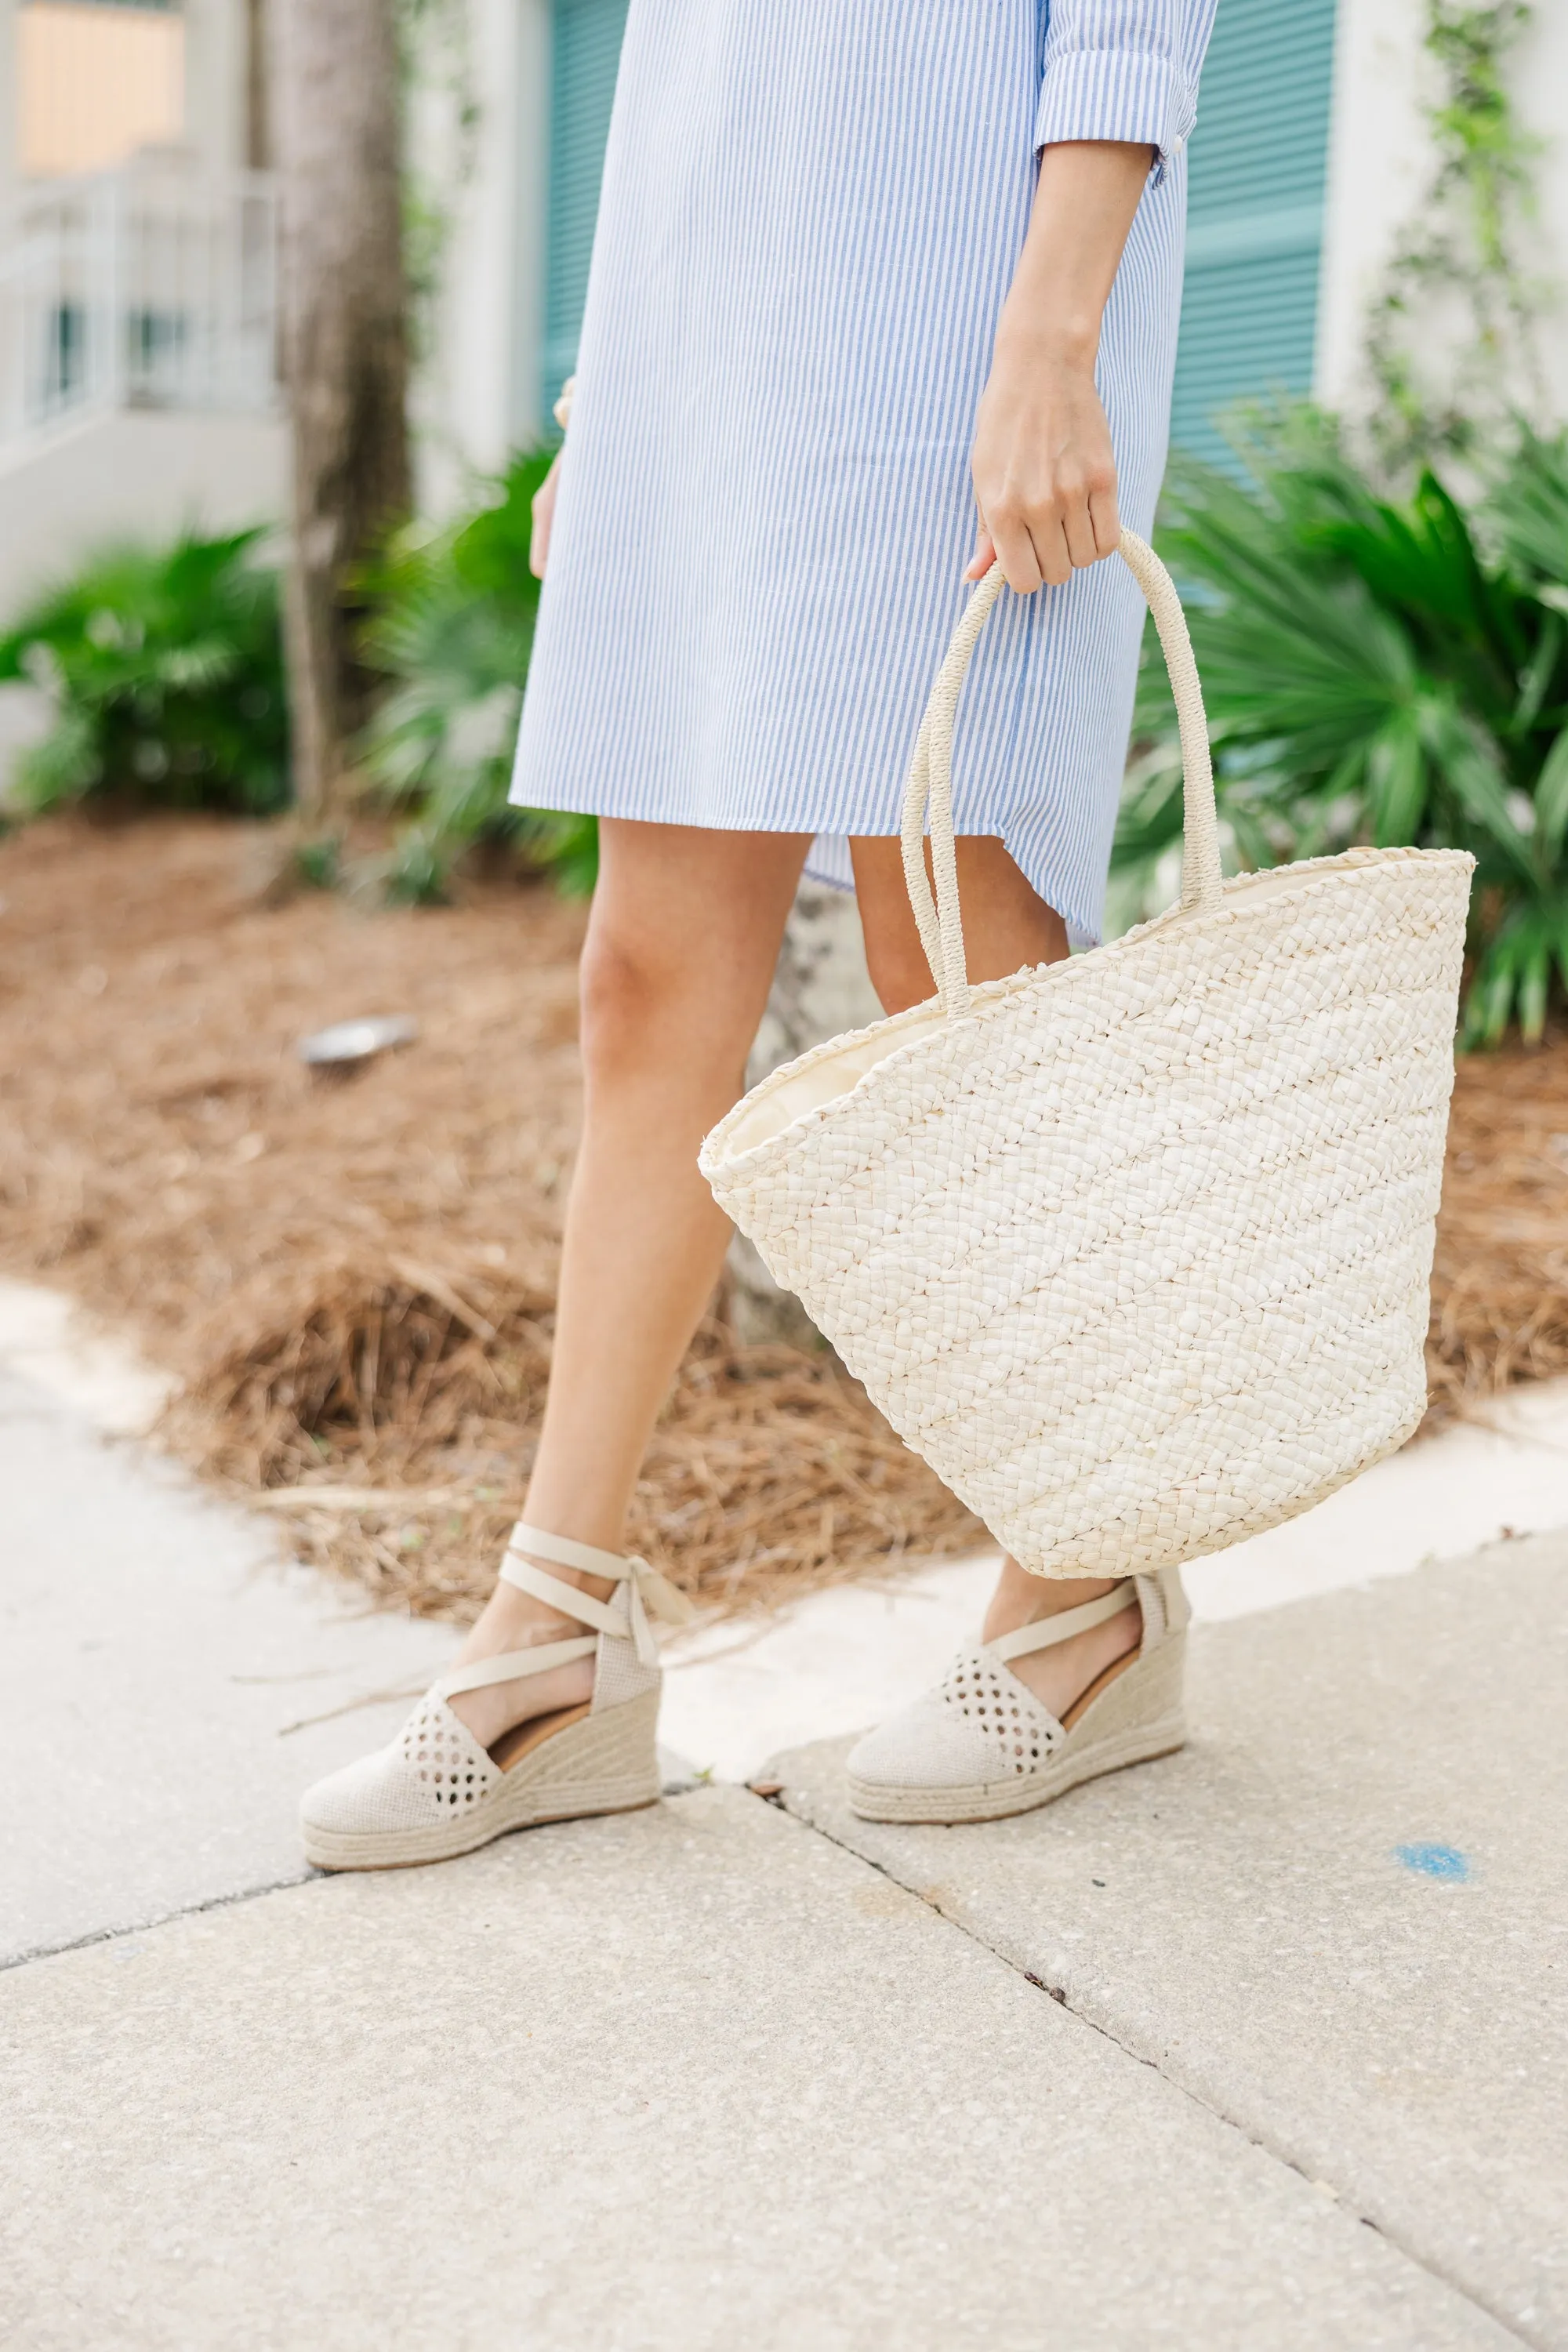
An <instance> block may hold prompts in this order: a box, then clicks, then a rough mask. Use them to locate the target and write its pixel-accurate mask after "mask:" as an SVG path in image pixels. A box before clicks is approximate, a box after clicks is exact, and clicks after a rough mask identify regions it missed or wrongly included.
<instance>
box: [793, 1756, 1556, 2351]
mask: <svg viewBox="0 0 1568 2352" xmlns="http://www.w3.org/2000/svg"><path fill="white" fill-rule="evenodd" d="M764 1787H765V1788H766V1789H767V1790H768V1793H766V1794H761V1793H759V1792H758V1791H757V1790H748V1791H747V1793H748V1794H749V1795H752V1796H756V1797H757V1801H758V1802H759V1803H761V1804H765V1805H769V1806H771V1807H772V1808H773V1810H774V1811H777V1812H785V1813H788V1815H789V1819H790V1820H791V1821H793V1822H795V1823H796V1825H797V1826H798V1827H799V1828H801V1829H803V1830H806V1831H809V1832H811V1833H812V1834H813V1835H814V1836H816V1837H819V1838H822V1839H823V1840H824V1841H825V1842H826V1843H827V1844H828V1845H833V1846H837V1848H838V1850H839V1852H840V1853H848V1854H853V1855H854V1857H855V1859H856V1861H857V1862H860V1863H864V1864H866V1866H867V1868H868V1869H869V1870H874V1871H875V1872H876V1873H877V1874H878V1876H879V1877H880V1878H885V1879H886V1880H887V1881H888V1883H889V1885H892V1886H898V1887H901V1888H902V1890H903V1892H904V1893H905V1894H906V1895H914V1896H915V1897H916V1899H917V1901H919V1902H921V1903H923V1904H924V1905H925V1906H926V1908H927V1909H928V1910H929V1911H933V1912H934V1913H935V1914H936V1916H937V1917H938V1918H939V1919H942V1920H945V1921H946V1923H947V1925H948V1926H949V1927H956V1928H957V1930H958V1932H959V1934H960V1935H961V1936H967V1937H968V1938H969V1940H970V1942H971V1943H973V1944H978V1945H979V1946H980V1948H981V1949H982V1950H983V1951H987V1952H989V1953H991V1955H992V1956H993V1958H995V1959H998V1960H1000V1961H1001V1962H1002V1963H1003V1965H1004V1966H1005V1967H1006V1968H1009V1969H1012V1970H1013V1972H1014V1974H1015V1975H1016V1976H1020V1977H1022V1978H1023V1979H1024V1981H1025V1983H1026V1984H1028V1985H1032V1986H1034V1988H1035V1989H1036V1990H1037V1991H1038V1992H1043V1993H1044V1994H1045V1996H1046V1998H1047V2000H1051V2001H1055V2002H1056V2003H1057V2005H1058V2008H1061V2009H1065V2010H1066V2011H1067V2012H1068V2016H1069V2017H1072V2018H1075V2019H1076V2020H1077V2021H1078V2022H1079V2025H1083V2026H1087V2027H1088V2029H1089V2032H1091V2033H1098V2034H1099V2035H1100V2039H1101V2040H1102V2041H1104V2042H1110V2045H1111V2047H1112V2049H1114V2050H1118V2051H1120V2052H1121V2054H1122V2056H1123V2057H1124V2058H1131V2060H1132V2062H1133V2063H1134V2064H1135V2065H1139V2066H1146V2067H1148V2069H1149V2071H1150V2072H1151V2074H1158V2075H1159V2077H1160V2079H1161V2081H1162V2082H1164V2083H1168V2084H1170V2086H1171V2088H1172V2089H1173V2091H1176V2092H1178V2093H1179V2094H1180V2095H1181V2096H1182V2097H1183V2098H1184V2099H1188V2100H1190V2101H1191V2103H1192V2105H1194V2107H1197V2108H1198V2109H1199V2110H1200V2111H1201V2112H1202V2113H1203V2114H1204V2115H1206V2116H1213V2117H1214V2119H1215V2122H1216V2123H1219V2124H1223V2125H1224V2126H1225V2127H1226V2130H1227V2131H1234V2132H1236V2133H1237V2134H1238V2136H1239V2137H1241V2138H1243V2139H1245V2140H1247V2142H1248V2144H1249V2145H1250V2146H1251V2147H1256V2148H1257V2149H1258V2151H1259V2153H1260V2154H1262V2155H1264V2156H1266V2157H1268V2158H1269V2160H1270V2161H1271V2162H1272V2163H1275V2164H1279V2165H1283V2166H1284V2167H1285V2168H1286V2170H1287V2171H1289V2172H1293V2173H1295V2174H1296V2176H1297V2178H1298V2179H1301V2180H1304V2181H1305V2182H1306V2183H1307V2185H1308V2187H1309V2188H1310V2189H1316V2190H1317V2191H1318V2192H1319V2193H1320V2194H1326V2195H1328V2196H1330V2197H1331V2198H1332V2199H1333V2200H1334V2202H1335V2203H1336V2204H1337V2205H1338V2206H1339V2208H1340V2210H1341V2211H1342V2213H1344V2214H1345V2216H1346V2217H1347V2219H1349V2220H1351V2221H1359V2222H1360V2223H1361V2225H1362V2227H1363V2229H1367V2230H1372V2231H1375V2232H1376V2234H1377V2235H1378V2236H1379V2237H1380V2238H1383V2239H1384V2240H1385V2241H1386V2242H1387V2243H1388V2244H1389V2245H1390V2246H1391V2247H1392V2248H1393V2249H1394V2252H1395V2253H1397V2254H1398V2255H1399V2256H1400V2257H1401V2259H1402V2260H1404V2261H1405V2262H1407V2263H1410V2264H1411V2266H1412V2268H1413V2269H1415V2270H1418V2271H1423V2272H1425V2273H1426V2276H1427V2277H1428V2278H1431V2279H1436V2281H1437V2282H1438V2284H1440V2285H1442V2286H1445V2287H1447V2289H1448V2291H1449V2293H1450V2294H1456V2295H1458V2297H1459V2298H1460V2299H1461V2301H1463V2302H1465V2303H1468V2305H1470V2307H1471V2309H1472V2310H1475V2311H1479V2312H1481V2313H1483V2314H1484V2315H1485V2316H1486V2317H1487V2318H1488V2319H1489V2320H1491V2321H1492V2322H1493V2324H1494V2325H1495V2326H1498V2327H1500V2328H1501V2329H1502V2330H1503V2331H1504V2333H1505V2334H1506V2335H1508V2336H1510V2337H1511V2338H1512V2339H1513V2341H1514V2342H1515V2343H1516V2344H1521V2345H1526V2346H1528V2347H1530V2352H1561V2347H1560V2346H1557V2345H1554V2344H1553V2343H1552V2341H1551V2340H1550V2339H1549V2338H1548V2337H1546V2336H1539V2335H1536V2334H1535V2333H1534V2332H1533V2331H1526V2330H1525V2329H1523V2328H1521V2326H1520V2323H1519V2321H1518V2319H1517V2318H1516V2317H1514V2316H1513V2315H1511V2314H1510V2313H1509V2312H1506V2311H1502V2310H1500V2309H1499V2308H1498V2306H1497V2305H1495V2304H1493V2303H1491V2302H1489V2300H1488V2299H1487V2297H1486V2296H1485V2295H1484V2294H1479V2293H1478V2291H1477V2290H1476V2288H1475V2286H1474V2285H1473V2284H1470V2283H1469V2282H1468V2280H1466V2279H1464V2278H1462V2277H1459V2276H1457V2275H1456V2274H1455V2273H1454V2272H1452V2271H1450V2270H1447V2269H1445V2268H1444V2267H1443V2265H1442V2264H1441V2263H1435V2262H1433V2261H1432V2260H1431V2259H1430V2258H1429V2257H1428V2256H1427V2255H1426V2254H1424V2253H1422V2252H1419V2251H1418V2250H1417V2249H1416V2248H1415V2247H1414V2246H1412V2245H1410V2244H1408V2243H1407V2242H1406V2241H1405V2238H1404V2237H1403V2236H1402V2235H1401V2233H1400V2231H1399V2227H1398V2224H1397V2223H1396V2222H1394V2221H1390V2220H1388V2219H1386V2218H1381V2219H1380V2218H1379V2217H1378V2216H1377V2215H1376V2214H1374V2213H1367V2212H1363V2211H1362V2210H1361V2209H1360V2206H1359V2205H1358V2204H1353V2203H1352V2202H1350V2201H1349V2200H1348V2199H1347V2198H1346V2196H1345V2194H1344V2192H1343V2191H1342V2189H1339V2188H1338V2187H1337V2186H1336V2184H1335V2183H1334V2182H1333V2181H1331V2180H1324V2179H1320V2178H1318V2177H1317V2176H1316V2175H1314V2174H1312V2173H1310V2172H1309V2171H1308V2170H1307V2168H1306V2167H1305V2165H1303V2164H1300V2163H1299V2162H1298V2161H1297V2159H1296V2158H1294V2157H1293V2156H1291V2155H1290V2154H1289V2151H1288V2150H1287V2149H1285V2148H1283V2147H1278V2146H1276V2144H1275V2143H1274V2142H1273V2141H1272V2140H1270V2139H1268V2138H1267V2137H1265V2136H1264V2135H1263V2134H1262V2133H1261V2132H1259V2131H1258V2130H1257V2129H1256V2128H1255V2127H1254V2126H1252V2125H1251V2124H1249V2123H1247V2122H1246V2121H1244V2119H1243V2118H1242V2117H1241V2116H1237V2115H1232V2114H1230V2113H1228V2112H1227V2110H1226V2108H1224V2107H1220V2106H1215V2105H1212V2104H1211V2102H1210V2101H1209V2100H1208V2099H1206V2098H1205V2096H1204V2094H1203V2093H1202V2091H1201V2090H1199V2089H1197V2088H1196V2087H1195V2086H1194V2084H1191V2083H1187V2082H1184V2081H1183V2080H1182V2078H1181V2077H1180V2076H1179V2075H1177V2074H1171V2073H1170V2072H1169V2071H1168V2070H1167V2068H1166V2067H1164V2066H1163V2065H1162V2063H1160V2060H1159V2059H1158V2058H1157V2057H1151V2056H1150V2055H1149V2053H1147V2052H1146V2051H1143V2050H1139V2049H1137V2048H1135V2047H1134V2046H1133V2044H1132V2043H1131V2042H1124V2041H1123V2040H1122V2039H1121V2035H1120V2034H1118V2033H1116V2032H1113V2031H1112V2030H1111V2028H1110V2026H1109V2025H1106V2024H1104V2023H1103V2022H1102V2021H1100V2019H1098V2018H1095V2017H1091V2016H1089V2014H1088V2013H1087V2011H1084V2010H1081V2009H1079V2008H1077V2007H1076V2006H1075V2005H1074V2003H1073V2002H1072V2000H1070V1999H1069V1998H1068V1993H1067V1991H1066V1989H1065V1988H1064V1987H1063V1986H1061V1985H1051V1984H1047V1983H1046V1982H1045V1980H1044V1979H1043V1978H1041V1977H1038V1976H1037V1975H1036V1974H1035V1972H1034V1970H1033V1969H1026V1968H1023V1967H1021V1966H1020V1964H1019V1963H1018V1961H1017V1960H1016V1958H1014V1957H1013V1955H1012V1953H1010V1952H1008V1951H1006V1950H1005V1948H1003V1947H1002V1946H1001V1945H1000V1944H995V1943H993V1942H992V1941H991V1939H990V1937H987V1936H984V1935H982V1934H980V1933H979V1932H978V1930H977V1929H976V1928H974V1927H972V1926H971V1925H970V1923H969V1922H968V1921H967V1920H966V1919H962V1918H959V1917H958V1916H956V1915H955V1914H954V1913H952V1911H949V1910H947V1909H945V1908H944V1907H943V1906H942V1904H941V1903H940V1902H936V1901H933V1899H932V1897H931V1894H930V1893H929V1892H928V1890H927V1889H926V1888H924V1887H922V1886H917V1885H913V1884H912V1883H911V1882H910V1880H909V1879H907V1878H900V1876H899V1874H898V1873H897V1872H896V1871H895V1870H893V1869H890V1868H889V1865H888V1864H886V1863H882V1862H877V1861H875V1860H873V1858H872V1857H871V1856H870V1855H869V1854H866V1853H861V1852H860V1850H859V1848H858V1846H853V1845H850V1844H849V1843H848V1842H847V1840H846V1839H844V1838H841V1837H836V1836H835V1835H834V1832H832V1830H830V1829H828V1828H826V1827H825V1826H824V1824H823V1823H822V1822H816V1821H810V1820H807V1819H806V1817H805V1815H804V1814H802V1813H796V1812H792V1811H790V1809H789V1807H788V1805H787V1804H786V1802H785V1801H784V1795H783V1792H782V1789H781V1791H780V1793H779V1794H777V1795H775V1794H773V1784H771V1783H766V1784H764Z"/></svg>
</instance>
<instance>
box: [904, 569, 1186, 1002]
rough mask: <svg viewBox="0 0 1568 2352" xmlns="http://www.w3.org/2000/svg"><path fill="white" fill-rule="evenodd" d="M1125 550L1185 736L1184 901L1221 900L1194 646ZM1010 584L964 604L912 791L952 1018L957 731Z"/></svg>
mask: <svg viewBox="0 0 1568 2352" xmlns="http://www.w3.org/2000/svg"><path fill="white" fill-rule="evenodd" d="M1121 557H1122V560H1123V561H1124V562H1125V563H1126V565H1127V568H1128V570H1129V571H1130V572H1131V574H1132V577H1133V578H1134V580H1136V581H1137V583H1138V585H1139V587H1140V588H1142V591H1143V593H1144V596H1145V597H1146V598H1147V600H1148V604H1149V610H1150V611H1151V612H1152V614H1153V615H1154V626H1155V628H1156V630H1157V631H1158V632H1159V637H1160V646H1161V649H1162V651H1163V654H1164V656H1165V667H1166V668H1167V669H1168V670H1169V671H1170V673H1171V691H1172V693H1173V695H1174V697H1175V700H1176V722H1177V725H1178V727H1179V729H1180V730H1181V739H1182V780H1183V823H1184V843H1183V849H1182V905H1183V907H1184V908H1209V907H1216V906H1217V905H1218V904H1219V879H1220V877H1219V822H1218V819H1217V817H1216V815H1215V802H1214V767H1213V763H1212V762H1211V761H1210V759H1209V733H1208V723H1207V721H1206V720H1205V717H1204V698H1203V689H1202V688H1201V687H1200V686H1199V684H1198V666H1197V663H1196V662H1195V661H1194V658H1193V641H1192V639H1191V637H1190V636H1189V635H1187V623H1186V616H1185V614H1184V613H1183V611H1182V600H1181V598H1180V597H1179V596H1178V595H1177V593H1176V589H1175V583H1174V582H1173V580H1172V578H1171V575H1170V573H1169V572H1167V571H1166V569H1165V567H1164V565H1163V563H1162V562H1161V561H1160V559H1159V557H1158V556H1157V555H1156V554H1155V552H1154V551H1153V549H1152V547H1151V546H1150V545H1149V544H1148V541H1146V540H1142V539H1140V538H1139V537H1138V536H1137V534H1136V532H1134V531H1131V530H1123V531H1122V534H1121ZM1002 588H1003V579H1002V567H1001V565H1000V564H999V563H994V564H993V565H992V567H991V569H990V571H989V572H987V573H986V575H985V577H984V580H983V581H982V582H981V583H980V585H979V586H978V587H977V588H976V590H975V592H974V593H973V596H972V597H971V598H970V600H969V602H968V604H966V605H965V607H964V611H963V619H962V620H961V621H960V622H959V625H958V626H957V628H956V629H955V630H954V631H953V633H952V644H951V645H950V646H948V649H947V655H946V658H945V659H944V660H943V662H942V667H941V669H940V670H939V671H938V672H937V678H936V684H935V685H934V686H933V687H932V688H931V699H930V700H929V702H928V703H927V704H926V708H925V717H924V718H923V719H921V731H920V735H919V738H918V739H917V740H916V743H915V756H914V758H913V760H912V761H910V775H909V782H908V783H907V784H906V786H905V787H904V825H903V847H904V880H905V881H906V883H907V884H908V886H909V893H910V906H911V907H912V908H914V910H915V920H916V922H917V923H918V924H919V925H920V930H921V945H922V946H923V947H924V949H925V951H926V961H927V962H928V963H929V964H930V966H931V978H932V979H933V980H934V981H935V982H936V986H937V994H938V995H939V996H940V997H941V999H942V1011H943V1012H944V1013H950V1014H951V1013H965V1012H967V1011H968V1009H969V972H968V968H967V966H966V964H965V962H964V956H963V923H962V921H961V919H960V918H959V911H958V862H957V859H956V858H955V856H954V855H953V847H952V729H953V721H954V719H955V718H956V716H957V713H958V698H959V694H960V692H961V691H962V689H963V678H964V673H965V671H966V670H967V669H968V667H969V657H970V656H971V654H973V651H974V645H975V640H976V638H977V637H978V636H979V635H980V632H981V630H982V629H983V628H984V625H985V621H986V616H987V615H988V614H989V613H990V611H991V607H992V606H993V604H995V602H996V599H997V597H998V596H999V595H1000V594H1001V593H1002ZM928 802H929V803H930V807H931V866H932V868H933V869H934V871H935V875H936V898H935V899H934V901H933V899H932V898H931V883H930V881H929V880H928V879H927V876H926V862H925V830H926V806H927V803H928Z"/></svg>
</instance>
